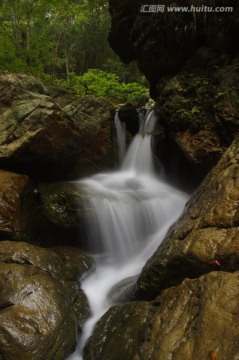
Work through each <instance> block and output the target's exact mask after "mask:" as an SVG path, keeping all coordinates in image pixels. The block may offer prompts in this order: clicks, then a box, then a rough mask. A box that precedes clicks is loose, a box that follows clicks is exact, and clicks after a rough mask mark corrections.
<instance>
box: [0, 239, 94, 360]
mask: <svg viewBox="0 0 239 360" xmlns="http://www.w3.org/2000/svg"><path fill="white" fill-rule="evenodd" d="M71 261H72V262H71ZM71 264H72V265H71ZM77 264H78V265H77ZM91 266H92V261H91V259H90V258H88V257H87V256H86V255H84V254H82V253H80V252H79V250H77V249H74V250H73V249H65V248H62V247H61V248H59V249H58V248H56V249H52V250H51V249H43V248H39V247H36V246H33V245H29V244H26V243H20V242H18V243H16V242H12V241H11V242H8V241H2V242H0V310H1V311H0V349H1V350H0V357H1V358H7V359H9V360H14V359H22V360H23V359H29V360H30V359H31V360H32V359H34V360H43V359H44V360H45V359H46V360H53V359H54V360H62V359H64V358H65V357H66V356H67V355H69V354H70V353H71V352H72V351H73V350H74V347H75V345H76V332H77V330H81V327H82V323H83V322H84V321H85V319H86V317H87V316H88V315H89V310H88V304H87V300H86V297H85V295H84V293H83V292H82V291H81V289H80V283H79V278H81V277H82V276H84V274H85V273H86V272H88V271H89V269H90V268H91Z"/></svg>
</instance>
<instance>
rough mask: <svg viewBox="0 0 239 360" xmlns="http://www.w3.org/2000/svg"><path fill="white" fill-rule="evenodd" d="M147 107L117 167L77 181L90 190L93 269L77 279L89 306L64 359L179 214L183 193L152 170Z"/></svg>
mask: <svg viewBox="0 0 239 360" xmlns="http://www.w3.org/2000/svg"><path fill="white" fill-rule="evenodd" d="M156 120H157V119H156V115H155V113H154V112H153V111H152V112H150V114H149V115H148V117H147V118H146V120H145V122H144V123H143V124H142V125H141V128H140V132H139V133H138V134H137V135H136V137H135V138H134V140H133V142H132V144H131V146H130V149H129V150H128V153H127V155H126V157H125V160H124V162H123V165H122V168H121V170H120V171H118V172H114V173H109V174H100V175H96V176H93V177H91V178H89V179H84V180H82V181H79V182H78V185H79V186H81V187H83V188H84V190H85V191H87V193H89V194H90V195H91V200H90V203H89V204H87V206H90V207H92V208H94V210H95V219H94V222H93V224H92V220H91V223H90V224H89V229H90V231H89V243H90V246H91V248H92V251H94V252H96V251H97V250H98V249H100V255H97V256H95V261H96V271H95V272H94V273H93V274H91V275H90V276H89V277H88V278H87V279H86V280H84V281H83V283H82V288H83V290H84V291H85V293H86V295H87V297H88V301H89V304H90V308H91V317H90V319H89V320H88V321H87V322H86V324H85V326H84V329H83V334H82V336H81V340H80V343H79V345H78V349H77V350H76V352H75V353H74V354H73V355H71V356H70V357H69V358H68V360H80V359H81V360H82V359H83V357H82V349H83V347H84V345H85V343H86V341H87V339H88V338H89V336H90V335H91V332H92V330H93V327H94V325H95V324H96V322H97V321H98V319H99V318H100V317H101V316H102V315H103V314H104V313H105V312H106V311H107V309H108V308H109V307H110V306H111V303H110V300H109V299H108V294H109V292H110V290H111V289H112V287H113V286H114V285H116V284H117V283H118V282H120V281H121V280H123V279H125V278H128V277H131V276H135V275H137V274H138V273H139V272H140V271H141V269H142V267H143V266H144V264H145V262H146V261H147V259H148V258H149V257H150V256H151V255H152V254H153V252H154V251H155V250H156V249H157V247H158V246H159V244H160V242H161V241H162V240H163V238H164V236H165V234H166V232H167V230H168V228H169V226H170V225H171V224H172V223H173V222H174V221H175V220H176V219H177V217H178V216H179V215H180V213H181V211H182V209H183V207H184V204H185V202H186V200H187V198H188V196H187V195H186V194H184V193H182V192H180V191H177V190H176V189H175V188H173V187H170V186H168V185H167V184H165V183H164V182H163V181H161V180H159V179H157V178H156V176H154V172H153V157H152V152H151V145H150V143H151V133H152V131H153V129H154V126H155V123H156Z"/></svg>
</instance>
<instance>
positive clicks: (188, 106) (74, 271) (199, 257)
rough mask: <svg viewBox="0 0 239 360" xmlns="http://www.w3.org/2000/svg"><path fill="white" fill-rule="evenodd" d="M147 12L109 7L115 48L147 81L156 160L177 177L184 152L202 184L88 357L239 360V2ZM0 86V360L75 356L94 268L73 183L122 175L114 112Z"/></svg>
mask: <svg viewBox="0 0 239 360" xmlns="http://www.w3.org/2000/svg"><path fill="white" fill-rule="evenodd" d="M219 2H220V5H224V4H225V2H224V1H223V0H221V1H219ZM219 2H218V3H219ZM152 3H155V2H154V1H153V2H152ZM169 3H170V2H167V1H165V4H169ZM185 3H186V4H187V3H188V2H187V1H186V2H185ZM196 3H197V4H198V1H197V2H196V1H195V5H196ZM199 3H200V1H199ZM142 4H143V2H142V1H136V0H134V1H128V0H124V1H121V2H117V1H113V0H110V1H109V5H110V13H111V16H112V28H111V32H110V35H109V41H110V44H111V46H112V48H113V49H114V50H115V51H116V52H117V53H118V54H119V55H120V57H121V59H122V60H123V61H125V62H129V61H132V60H136V61H137V62H138V66H139V68H140V70H141V71H142V72H143V73H144V74H145V75H146V77H147V78H148V80H149V82H150V86H151V96H152V97H154V99H155V101H156V113H157V115H158V124H157V128H156V130H155V134H154V140H153V147H154V151H155V154H156V155H157V156H158V157H159V158H160V161H161V162H162V163H163V164H164V166H165V168H166V169H167V168H168V170H170V164H169V163H170V161H171V160H170V161H169V156H170V159H171V155H172V159H173V155H174V154H175V152H176V153H177V152H178V153H180V156H181V158H182V159H183V161H184V163H185V164H187V172H184V170H183V168H182V170H181V172H182V176H183V177H184V179H185V178H186V176H187V174H188V171H190V172H193V173H194V174H195V176H196V177H197V178H198V179H199V180H201V179H203V180H202V182H201V184H200V185H199V187H198V188H197V189H196V191H195V192H194V193H193V195H192V197H191V198H190V200H189V201H188V203H187V205H186V207H185V210H184V212H183V214H182V216H181V217H180V218H179V220H178V221H177V222H176V223H175V224H174V225H173V226H172V228H171V229H169V231H168V233H167V235H166V237H165V239H164V240H163V242H162V244H161V245H160V246H159V248H158V249H157V250H156V252H155V253H154V255H153V256H152V257H151V258H150V259H149V260H148V262H147V263H146V264H145V266H144V268H143V270H142V272H141V274H140V275H139V277H138V279H137V281H134V284H133V285H131V286H130V288H128V289H127V291H126V292H125V296H124V299H123V301H122V302H123V303H120V304H117V305H115V306H113V307H111V308H110V309H109V310H108V312H107V313H106V314H105V315H104V316H103V317H102V318H101V319H100V320H99V322H98V323H97V325H96V327H95V330H94V332H93V334H92V336H91V337H90V339H89V341H88V343H87V344H86V347H85V350H84V359H86V360H88V359H92V360H93V359H94V360H95V359H103V360H111V359H112V360H117V359H119V360H121V359H125V360H132V359H134V360H139V359H141V360H142V359H145V360H146V359H153V360H154V359H155V360H166V359H175V360H176V359H177V360H184V359H199V360H204V359H209V360H221V359H222V360H236V359H237V358H239V345H238V326H237V322H238V314H239V312H238V309H239V297H238V290H239V287H238V272H239V257H238V256H239V242H238V239H239V237H238V224H239V218H238V216H239V210H238V209H239V135H238V125H239V120H238V114H239V88H238V76H239V67H238V64H239V62H238V59H239V58H238V56H239V47H238V42H237V36H238V31H239V28H238V26H239V25H238V24H239V14H238V5H237V4H236V2H235V1H234V2H232V5H233V6H234V11H233V13H231V14H226V13H225V14H220V16H219V15H218V16H213V17H210V14H207V16H205V17H203V16H200V14H199V15H198V14H197V16H196V19H195V18H193V16H192V14H184V15H183V14H179V15H178V14H173V15H170V14H164V15H162V14H159V13H153V14H142V13H140V6H141V5H142ZM177 4H178V5H182V1H180V0H179V1H178V2H177ZM0 91H1V99H0V109H1V110H0V130H1V133H0V168H1V170H0V239H1V241H0V273H1V276H0V289H1V291H0V319H1V322H0V323H1V325H0V359H9V360H11V359H12V360H13V359H34V360H45V359H49V360H50V359H53V360H64V359H65V358H66V357H67V356H68V355H69V354H70V353H71V352H73V350H74V348H75V346H76V342H77V337H79V336H80V334H81V330H82V324H83V323H84V321H85V320H86V318H88V317H89V305H88V304H87V299H86V297H85V295H84V292H83V291H82V289H81V281H82V279H83V278H84V277H85V276H86V275H87V274H88V273H89V272H91V271H94V262H93V259H92V258H91V257H90V256H88V255H86V254H85V253H84V252H82V249H85V238H84V236H85V234H84V229H83V227H82V223H83V222H84V221H82V219H84V218H85V217H88V216H89V209H87V211H86V210H85V208H84V206H83V204H84V202H85V200H86V198H87V194H85V193H84V192H82V191H81V190H79V189H78V188H77V187H75V186H74V183H72V182H70V181H71V180H74V179H76V178H79V177H84V176H89V175H91V174H94V173H96V172H97V173H98V172H103V171H105V170H109V169H112V168H114V167H115V166H116V165H115V164H116V162H117V161H116V159H117V154H116V152H115V138H114V135H113V121H112V119H113V114H114V108H113V106H112V105H111V103H110V102H109V101H107V100H105V99H100V98H96V97H94V96H90V95H88V96H85V97H83V98H79V97H74V96H72V95H71V94H68V93H67V92H66V91H65V90H64V89H60V88H58V87H54V86H48V85H44V84H43V83H42V82H41V81H40V80H38V79H36V78H34V77H32V76H30V75H25V74H12V73H5V72H4V73H1V74H0ZM131 125H132V124H131ZM133 125H134V124H133ZM133 128H135V127H134V126H133ZM134 131H135V130H134ZM172 166H173V165H172ZM188 169H189V170H188ZM115 344H117V346H116V345H115Z"/></svg>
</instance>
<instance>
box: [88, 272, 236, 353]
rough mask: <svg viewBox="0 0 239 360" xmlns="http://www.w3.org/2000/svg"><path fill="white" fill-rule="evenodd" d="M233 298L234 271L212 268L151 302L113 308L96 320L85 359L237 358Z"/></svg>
mask: <svg viewBox="0 0 239 360" xmlns="http://www.w3.org/2000/svg"><path fill="white" fill-rule="evenodd" d="M238 299H239V273H238V272H236V273H233V274H231V273H226V272H211V273H209V274H207V275H204V276H202V277H200V278H198V279H195V280H189V279H186V280H184V282H183V283H182V284H181V285H179V286H177V287H173V288H170V289H167V290H165V291H163V292H162V294H161V295H160V296H159V297H157V298H156V300H155V301H154V302H135V303H129V304H125V305H121V306H115V307H112V308H111V309H110V310H109V311H108V312H107V313H106V314H105V315H104V316H103V317H102V318H101V320H100V321H99V322H98V323H97V325H96V327H95V330H94V332H93V334H92V336H91V338H90V339H89V341H88V343H87V345H86V347H85V351H84V359H86V360H91V359H92V360H93V359H94V360H98V359H101V360H117V359H119V360H120V359H122V358H123V359H124V360H138V359H141V360H151V359H154V360H156V359H157V360H163V359H177V360H185V359H193V358H195V357H196V358H197V359H209V358H211V359H212V355H213V356H214V358H215V356H216V358H218V359H236V358H237V357H238V356H239V347H238V345H237V339H238V336H239V330H238V327H237V326H235V323H237V319H238V306H239V303H238V302H239V300H238ZM115 344H117V346H115Z"/></svg>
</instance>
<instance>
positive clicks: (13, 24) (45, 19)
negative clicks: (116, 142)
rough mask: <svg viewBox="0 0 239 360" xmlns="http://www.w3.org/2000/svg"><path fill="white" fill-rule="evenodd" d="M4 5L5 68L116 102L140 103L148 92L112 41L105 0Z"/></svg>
mask: <svg viewBox="0 0 239 360" xmlns="http://www.w3.org/2000/svg"><path fill="white" fill-rule="evenodd" d="M0 5H1V6H0V69H1V70H7V71H13V72H14V71H17V72H28V73H31V74H33V75H35V76H38V77H40V78H42V79H43V80H48V81H55V82H57V83H59V84H61V85H62V86H67V87H68V88H69V87H70V88H71V89H72V91H74V92H75V93H77V94H79V95H82V94H85V93H92V94H95V95H98V96H105V97H109V98H111V99H116V100H118V101H137V99H140V98H141V97H142V95H143V94H144V93H146V92H147V89H146V88H145V85H146V86H147V84H146V83H145V79H144V78H143V77H142V75H141V74H140V73H139V71H138V69H137V66H136V65H135V64H131V65H130V66H126V65H124V64H122V63H121V61H120V60H119V59H118V57H117V56H116V55H115V54H114V53H113V51H112V50H111V49H110V47H109V45H108V41H107V37H108V31H109V27H110V16H109V12H108V1H107V0H51V1H49V0H0ZM90 69H91V70H90ZM92 69H93V70H92ZM98 69H99V70H98ZM138 83H139V84H138Z"/></svg>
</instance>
